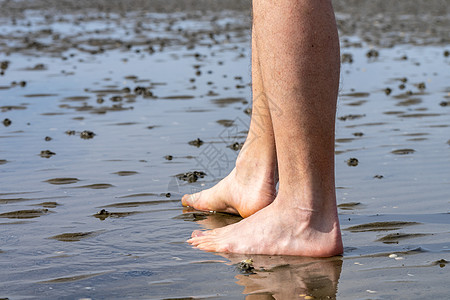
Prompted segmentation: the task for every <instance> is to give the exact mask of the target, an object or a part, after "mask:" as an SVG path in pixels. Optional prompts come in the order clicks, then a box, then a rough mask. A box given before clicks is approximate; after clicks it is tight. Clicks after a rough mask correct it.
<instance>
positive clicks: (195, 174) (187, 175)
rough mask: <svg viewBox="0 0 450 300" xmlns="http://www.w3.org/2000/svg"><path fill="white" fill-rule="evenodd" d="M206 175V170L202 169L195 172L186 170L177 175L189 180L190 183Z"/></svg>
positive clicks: (181, 178)
mask: <svg viewBox="0 0 450 300" xmlns="http://www.w3.org/2000/svg"><path fill="white" fill-rule="evenodd" d="M205 176H206V173H205V172H202V171H193V172H186V173H181V174H177V175H175V177H177V178H178V179H180V180H183V181H187V182H189V183H193V182H196V181H197V180H198V179H199V178H203V177H205Z"/></svg>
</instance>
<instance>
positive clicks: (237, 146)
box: [228, 142, 244, 151]
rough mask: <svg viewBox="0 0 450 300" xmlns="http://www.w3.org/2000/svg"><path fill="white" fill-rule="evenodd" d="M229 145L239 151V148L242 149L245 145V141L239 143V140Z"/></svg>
mask: <svg viewBox="0 0 450 300" xmlns="http://www.w3.org/2000/svg"><path fill="white" fill-rule="evenodd" d="M228 147H229V148H231V149H233V150H234V151H238V150H241V149H242V147H244V143H238V142H236V143H234V144H232V145H230V146H228Z"/></svg>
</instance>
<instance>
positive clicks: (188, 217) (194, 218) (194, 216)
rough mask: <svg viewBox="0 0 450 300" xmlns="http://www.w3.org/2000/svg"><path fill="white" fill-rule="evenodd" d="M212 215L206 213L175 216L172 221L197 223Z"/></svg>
mask: <svg viewBox="0 0 450 300" xmlns="http://www.w3.org/2000/svg"><path fill="white" fill-rule="evenodd" d="M209 215H210V214H209V213H206V212H188V213H183V214H181V215H178V216H175V217H173V218H172V219H176V220H183V221H189V222H196V221H201V220H206V219H207V218H208V216H209Z"/></svg>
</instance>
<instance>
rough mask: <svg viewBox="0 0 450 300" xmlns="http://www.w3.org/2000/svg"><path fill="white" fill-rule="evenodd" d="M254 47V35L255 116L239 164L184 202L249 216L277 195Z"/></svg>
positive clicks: (273, 153) (271, 144)
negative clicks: (216, 181) (220, 178)
mask: <svg viewBox="0 0 450 300" xmlns="http://www.w3.org/2000/svg"><path fill="white" fill-rule="evenodd" d="M255 47H256V44H255V43H254V38H252V89H253V105H252V117H251V122H250V128H249V132H248V136H247V139H246V141H245V143H244V147H243V148H242V149H241V151H240V153H239V156H238V158H237V160H236V166H235V168H234V169H233V170H232V171H231V173H230V174H229V175H228V176H227V177H225V178H224V179H222V180H221V181H220V182H219V183H218V184H217V185H215V186H213V187H212V188H210V189H207V190H204V191H201V192H199V193H196V194H192V195H184V196H183V199H182V204H183V205H184V206H190V207H193V208H195V209H198V210H206V211H220V212H227V213H233V214H238V215H241V216H242V217H248V216H250V215H252V214H254V213H255V212H256V211H258V210H260V209H262V208H263V207H265V206H267V205H269V204H270V203H272V201H273V200H274V199H275V194H276V190H275V188H276V184H277V182H278V174H277V162H276V150H275V139H274V135H273V128H272V120H271V116H270V111H269V110H270V108H269V104H268V100H267V97H266V95H265V92H264V87H263V84H262V78H261V71H260V62H259V57H258V52H257V51H256V48H255Z"/></svg>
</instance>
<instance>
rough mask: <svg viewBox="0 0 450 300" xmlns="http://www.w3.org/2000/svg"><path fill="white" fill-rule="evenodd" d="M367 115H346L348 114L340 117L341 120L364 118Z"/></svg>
mask: <svg viewBox="0 0 450 300" xmlns="http://www.w3.org/2000/svg"><path fill="white" fill-rule="evenodd" d="M365 116H366V115H346V116H342V117H339V118H338V119H339V120H341V121H348V120H357V119H361V118H364V117H365Z"/></svg>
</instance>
